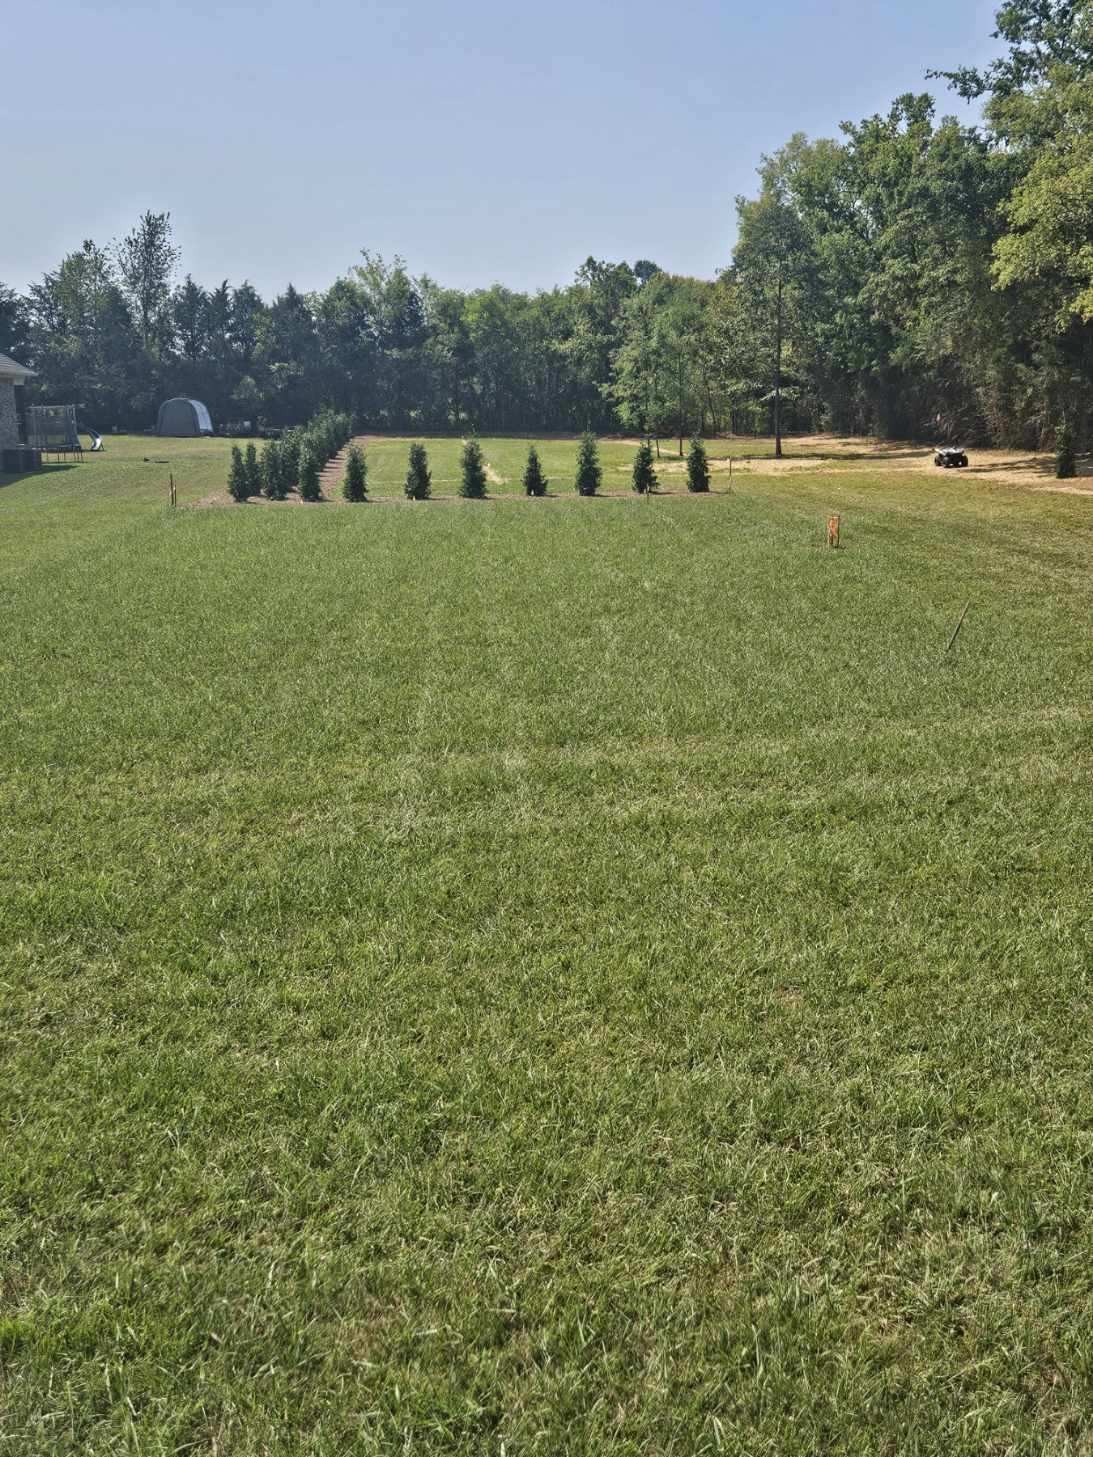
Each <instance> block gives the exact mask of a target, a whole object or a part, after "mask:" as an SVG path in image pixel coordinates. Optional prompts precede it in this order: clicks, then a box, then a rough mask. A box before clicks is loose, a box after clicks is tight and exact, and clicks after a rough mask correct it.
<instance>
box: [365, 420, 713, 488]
mask: <svg viewBox="0 0 1093 1457" xmlns="http://www.w3.org/2000/svg"><path fill="white" fill-rule="evenodd" d="M486 479H487V477H486V461H485V457H484V456H483V454H482V447H481V445H479V443H478V441H477V440H474V439H471V440H468V441H467V442H466V444H465V445H464V446H463V459H462V463H461V478H460V485H459V494H460V495H461V496H465V497H467V498H468V499H469V500H479V501H480V500H483V499H484V498H485V496H486ZM602 480H603V471H602V469H601V467H600V459H599V451H598V450H597V447H596V438H595V436H593V435H590V434H585V435H583V436H582V437H581V443H580V446H579V447H578V450H577V470H576V477H575V480H574V485H575V487H576V490H577V494H578V495H580V496H595V495H596V494H597V493H598V492H599V489H600V485H601V483H602ZM523 483H524V493H525V494H526V495H528V496H545V495H546V493H547V487H548V486H549V484H550V482H549V481H548V480H547V478H546V476H545V475H544V474H543V465H542V462H541V461H540V459H539V452H538V450H537V449H536V448H535V446H534V445H533V446H532V447H531V448H530V450H529V451H528V458H527V464H526V466H525V467H524V476H523ZM632 483H633V487H634V490H635V491H637V492H638V494H639V495H642V496H644V495H646V494H647V493H648V492H649V491H655V490H656V488H657V473H656V469H655V467H654V465H653V447H652V446H651V445H650V444H649V442H648V441H647V440H644V441H642V443H641V445H639V446H638V452H637V455H636V456H635V457H634V469H633V475H632ZM687 489H688V490H689V491H694V492H701V491H708V490H709V489H710V466H709V461H708V460H707V459H706V447H705V446H704V445H703V443H702V441H701V440H692V441H691V449H690V452H689V454H688V456H687ZM404 490H405V492H406V495H407V497H408V498H409V499H410V500H411V501H427V500H428V499H429V498H430V496H431V495H432V493H433V481H432V474H431V472H430V470H429V456H428V453H427V451H426V449H425V447H424V445H421V444H420V443H418V444H414V445H411V446H410V457H409V461H408V463H407V469H406V483H405V486H404ZM342 494H343V495H344V496H345V499H346V500H347V501H366V500H367V499H368V462H367V461H366V460H365V457H364V452H363V451H362V450H361V449H360V447H359V446H356V445H354V446H353V447H352V449H351V450H350V451H349V455H348V456H347V458H346V465H345V480H344V482H343V483H342Z"/></svg>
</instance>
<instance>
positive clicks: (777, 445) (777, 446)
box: [774, 278, 782, 460]
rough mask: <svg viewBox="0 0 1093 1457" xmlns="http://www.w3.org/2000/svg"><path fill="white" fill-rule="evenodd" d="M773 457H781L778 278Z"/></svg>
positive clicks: (775, 327) (780, 311) (780, 316)
mask: <svg viewBox="0 0 1093 1457" xmlns="http://www.w3.org/2000/svg"><path fill="white" fill-rule="evenodd" d="M774 458H775V460H781V458H782V280H781V278H779V279H778V306H777V313H776V316H775V321H774Z"/></svg>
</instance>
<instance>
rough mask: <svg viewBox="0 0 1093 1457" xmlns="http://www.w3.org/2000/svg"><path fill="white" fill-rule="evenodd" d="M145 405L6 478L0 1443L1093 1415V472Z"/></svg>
mask: <svg viewBox="0 0 1093 1457" xmlns="http://www.w3.org/2000/svg"><path fill="white" fill-rule="evenodd" d="M108 444H111V451H110V453H108V455H107V456H105V457H104V458H103V459H101V460H85V461H84V463H83V464H82V465H80V466H76V467H73V468H72V469H71V470H58V471H53V472H50V473H48V474H43V475H40V476H30V477H26V478H24V479H22V480H19V481H15V482H13V483H10V484H7V485H4V486H3V487H2V488H0V604H2V611H3V620H4V631H3V634H2V637H0V685H2V688H0V745H2V749H0V754H2V757H0V764H2V770H3V772H2V775H0V1067H2V1069H3V1076H2V1079H0V1110H2V1117H3V1123H2V1129H3V1142H2V1145H0V1147H2V1150H3V1152H2V1157H0V1363H2V1364H0V1452H3V1453H5V1454H6V1453H11V1454H20V1457H22V1454H45V1453H49V1454H74V1453H81V1454H85V1453H94V1454H96V1457H99V1454H119V1457H120V1454H123V1453H124V1454H134V1453H140V1454H156V1457H159V1454H168V1453H170V1454H175V1453H183V1452H185V1453H198V1454H207V1457H214V1454H216V1457H288V1454H293V1457H295V1454H300V1457H335V1454H338V1457H341V1454H347V1453H354V1454H356V1453H377V1454H387V1453H403V1452H407V1453H414V1454H419V1453H425V1454H439V1453H466V1454H486V1453H488V1454H497V1457H499V1454H500V1453H501V1452H502V1450H504V1452H505V1453H506V1454H507V1457H516V1454H525V1453H528V1454H530V1453H536V1454H543V1457H547V1454H549V1457H557V1454H559V1453H565V1454H587V1457H593V1454H602V1453H615V1454H633V1457H638V1454H641V1457H646V1454H654V1453H656V1454H659V1453H669V1452H671V1453H679V1454H694V1453H706V1452H709V1453H716V1452H719V1451H720V1452H725V1453H731V1454H748V1457H758V1454H769V1457H812V1454H816V1453H824V1454H830V1453H846V1454H849V1453H855V1454H859V1453H860V1454H866V1453H869V1454H873V1453H891V1454H904V1453H919V1454H923V1453H931V1454H933V1453H937V1454H945V1457H949V1454H954V1453H955V1454H962V1453H966V1454H969V1457H970V1454H981V1453H997V1454H1003V1453H1006V1454H1010V1453H1021V1454H1030V1457H1031V1454H1043V1453H1050V1454H1059V1457H1061V1454H1080V1453H1088V1452H1089V1451H1090V1450H1091V1443H1093V1418H1091V1415H1090V1414H1091V1412H1093V1321H1091V1319H1090V1311H1091V1308H1093V1086H1091V1073H1090V1069H1091V1067H1093V1013H1091V1002H1090V996H1091V982H1093V934H1091V918H1090V905H1091V887H1093V839H1091V836H1090V820H1091V814H1093V781H1091V773H1090V768H1091V760H1090V730H1091V725H1093V710H1091V694H1090V686H1091V669H1093V515H1091V503H1090V502H1089V501H1088V500H1087V499H1083V498H1080V497H1074V496H1063V495H1059V496H1050V497H1047V496H1043V495H1036V494H1033V493H1022V492H1020V491H1018V490H1013V489H1008V488H1001V487H995V488H991V489H984V488H981V487H980V488H976V487H974V486H972V485H970V484H969V483H967V482H964V481H962V480H960V479H959V478H957V479H954V478H953V477H952V476H948V475H946V476H943V477H932V476H929V475H912V474H906V473H905V474H904V475H902V476H896V475H894V474H893V475H885V474H883V473H880V472H877V471H869V470H864V469H855V470H854V471H853V472H847V473H845V474H842V475H824V476H819V475H814V474H811V473H808V474H803V475H801V476H783V477H773V476H771V477H765V476H759V475H755V476H746V477H744V478H742V479H741V481H740V482H739V483H735V485H734V491H733V494H731V495H729V494H723V495H717V496H714V497H712V498H709V499H706V500H701V499H694V498H688V497H686V496H684V495H676V496H670V497H661V498H658V499H655V500H652V501H649V502H645V501H637V500H634V499H615V500H605V501H600V502H587V501H580V500H578V499H576V498H575V497H574V496H573V494H572V491H571V486H570V482H569V479H567V480H566V483H565V486H564V491H565V498H564V500H558V501H554V502H551V501H542V502H526V503H524V504H523V505H522V506H521V507H519V508H518V509H517V508H515V507H506V506H504V505H503V504H501V503H498V504H496V505H493V506H491V505H489V504H486V505H484V506H478V505H468V506H467V507H466V508H461V509H448V508H445V507H443V506H440V505H437V506H424V505H423V506H421V507H416V506H415V507H413V508H407V509H399V510H394V509H379V508H375V509H373V508H369V507H360V508H355V509H349V508H345V509H337V510H334V509H322V508H317V509H314V510H304V509H299V508H296V509H285V510H264V509H258V508H255V509H250V508H233V509H230V510H227V509H225V510H201V511H198V510H185V509H181V510H178V511H175V512H173V513H172V512H169V511H168V510H167V509H166V508H165V500H166V471H167V469H170V468H172V466H167V467H164V466H163V465H160V464H157V463H156V462H158V461H162V460H170V461H171V462H172V463H173V468H174V469H175V474H176V480H177V481H178V482H179V491H180V497H181V499H182V501H183V502H184V503H185V502H187V501H196V500H198V499H201V498H202V497H204V496H205V495H207V494H208V493H209V492H210V491H213V490H215V489H218V488H219V487H220V486H221V485H222V482H223V477H224V468H225V465H226V455H227V451H226V446H225V443H224V442H220V441H217V442H177V441H172V442H158V441H154V440H147V441H118V442H112V443H111V442H108ZM168 445H169V448H160V447H163V446H168ZM395 445H398V448H399V450H401V449H402V445H401V444H400V443H398V442H395V443H392V444H391V446H390V450H391V452H392V454H393V453H394V450H395ZM430 448H431V450H432V451H433V458H434V470H435V471H436V472H437V474H438V475H442V476H443V475H445V473H447V472H448V471H452V472H453V475H452V481H453V485H452V489H454V464H453V463H454V461H455V460H456V458H457V454H458V442H452V443H449V444H447V445H442V444H440V443H439V442H430ZM522 448H523V447H522V443H521V442H510V443H509V444H506V445H503V446H502V445H500V444H499V443H497V442H493V441H491V442H488V448H487V455H488V457H489V458H490V460H491V462H492V463H493V465H494V469H495V470H496V471H497V472H498V473H499V474H501V475H508V474H510V473H512V474H515V473H516V471H517V467H518V465H519V464H520V462H521V454H522ZM387 449H388V446H387V445H386V444H385V445H383V446H378V445H377V446H374V447H373V448H372V449H371V451H370V455H371V459H372V465H373V469H374V471H375V475H374V476H373V486H374V487H375V485H376V484H377V481H378V480H379V479H380V478H381V477H382V479H383V480H384V482H386V481H387V479H388V477H390V478H391V479H394V480H395V481H396V486H395V489H397V482H398V480H400V479H401V472H402V470H404V464H403V465H401V466H400V467H399V470H398V472H397V475H396V474H394V472H395V462H394V460H393V459H392V461H391V463H390V464H388V463H387V462H386V461H385V463H384V464H383V465H382V467H381V465H380V456H381V454H382V453H383V451H386V450H387ZM614 450H615V447H613V446H612V447H610V448H605V452H604V454H605V458H606V459H607V460H608V462H609V464H610V465H611V468H612V469H614V468H615V466H616V465H619V467H620V470H621V468H622V466H625V465H626V464H627V460H628V456H629V451H627V452H626V456H627V460H623V459H622V458H621V456H620V460H619V461H615V460H614V454H613V453H614ZM573 452H574V446H573V444H572V442H544V458H545V461H546V463H547V470H548V474H555V473H556V474H557V475H558V476H559V477H560V476H561V475H562V474H563V464H562V463H563V462H564V461H565V460H571V459H572V456H573ZM144 455H147V456H149V457H150V458H151V459H150V461H149V462H148V463H145V462H144V460H143V456H144ZM556 462H557V463H556ZM620 480H624V478H623V477H622V476H621V474H620ZM556 486H557V487H558V488H562V482H561V481H560V480H559V481H557V482H556ZM498 489H499V490H500V488H498ZM829 510H838V511H841V512H842V515H843V542H844V549H843V550H840V551H838V552H832V551H827V550H823V549H821V548H820V546H819V545H818V540H819V534H820V530H821V527H822V523H823V520H824V517H825V515H826V514H827V512H828V511H829ZM968 601H970V602H971V607H970V610H969V612H968V617H967V620H966V622H965V624H964V628H963V630H962V632H961V635H960V637H959V638H958V640H957V643H956V645H955V646H954V648H953V650H952V652H951V653H949V654H946V653H945V651H944V649H945V644H946V642H947V640H948V638H949V635H950V633H951V630H952V627H953V625H954V623H955V622H956V619H957V617H958V615H959V613H960V611H961V609H962V608H963V606H964V604H965V603H966V602H968Z"/></svg>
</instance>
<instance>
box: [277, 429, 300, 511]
mask: <svg viewBox="0 0 1093 1457" xmlns="http://www.w3.org/2000/svg"><path fill="white" fill-rule="evenodd" d="M299 479H300V432H299V431H298V430H288V431H286V432H285V434H284V435H283V436H282V437H281V489H282V492H283V493H284V494H285V495H287V494H288V492H289V491H291V490H292V488H293V486H294V485H296V483H297V482H298V481H299Z"/></svg>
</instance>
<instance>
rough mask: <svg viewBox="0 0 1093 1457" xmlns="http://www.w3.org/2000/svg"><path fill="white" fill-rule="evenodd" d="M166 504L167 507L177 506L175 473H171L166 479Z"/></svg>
mask: <svg viewBox="0 0 1093 1457" xmlns="http://www.w3.org/2000/svg"><path fill="white" fill-rule="evenodd" d="M167 504H168V506H177V505H178V493H177V491H176V490H175V473H174V471H172V472H171V474H170V476H169V477H168V478H167Z"/></svg>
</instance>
